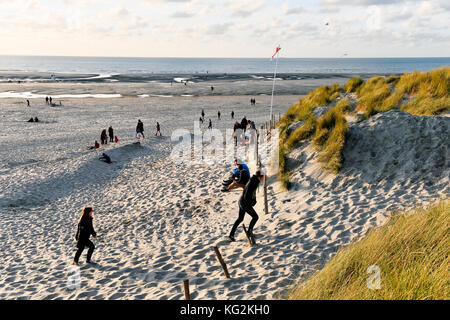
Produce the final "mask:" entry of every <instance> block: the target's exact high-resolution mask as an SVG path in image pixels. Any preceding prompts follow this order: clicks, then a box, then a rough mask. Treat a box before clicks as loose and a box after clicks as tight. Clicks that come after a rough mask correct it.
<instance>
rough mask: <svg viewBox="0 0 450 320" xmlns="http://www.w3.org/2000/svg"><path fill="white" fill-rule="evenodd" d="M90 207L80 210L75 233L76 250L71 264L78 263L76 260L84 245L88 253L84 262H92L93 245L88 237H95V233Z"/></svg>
mask: <svg viewBox="0 0 450 320" xmlns="http://www.w3.org/2000/svg"><path fill="white" fill-rule="evenodd" d="M92 213H93V211H92V207H85V208H84V209H83V211H82V212H81V215H80V218H79V219H78V228H77V233H76V235H75V240H77V248H78V250H77V252H76V253H75V257H74V259H73V264H74V265H78V260H79V259H80V256H81V254H82V253H83V250H84V248H85V247H88V248H89V250H88V253H87V257H86V263H94V261H92V259H91V257H92V254H93V253H94V249H95V245H94V244H93V243H92V241H91V240H89V237H90V236H91V235H92V236H93V237H94V238H96V237H97V233H96V232H95V230H94V226H93V224H92V220H93V219H94V218H93V217H92Z"/></svg>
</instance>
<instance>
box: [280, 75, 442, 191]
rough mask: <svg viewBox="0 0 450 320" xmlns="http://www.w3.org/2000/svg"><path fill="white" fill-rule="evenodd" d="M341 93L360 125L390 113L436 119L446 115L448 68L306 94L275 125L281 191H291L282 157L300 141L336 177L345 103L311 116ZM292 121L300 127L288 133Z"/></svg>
mask: <svg viewBox="0 0 450 320" xmlns="http://www.w3.org/2000/svg"><path fill="white" fill-rule="evenodd" d="M344 92H345V93H344ZM343 93H344V95H346V94H351V95H353V97H356V98H357V105H356V109H355V111H356V112H359V113H363V117H362V120H364V119H368V118H370V117H371V116H373V115H375V114H377V113H379V112H385V111H389V110H392V109H395V108H397V109H400V110H402V111H405V112H408V113H411V114H413V115H419V116H422V115H437V114H440V113H442V112H448V111H450V67H442V68H439V69H436V70H432V71H430V72H422V73H421V72H417V71H416V72H413V73H405V74H403V75H402V76H397V75H393V76H389V77H381V76H375V77H372V78H371V79H369V80H367V81H366V82H364V81H363V80H362V79H361V78H359V77H354V78H351V79H349V80H348V81H347V83H346V84H345V86H344V88H341V87H340V86H339V85H338V84H334V85H332V86H321V87H319V88H317V89H315V90H313V91H311V92H310V93H308V94H307V95H306V97H304V98H303V99H300V100H299V101H298V102H297V103H296V104H294V105H293V106H291V107H290V108H289V109H288V111H287V112H286V113H285V114H284V116H283V117H282V118H281V119H280V121H279V122H278V126H279V129H280V148H279V158H280V170H279V176H280V179H281V181H282V182H283V186H284V187H285V188H286V189H288V188H289V185H290V184H289V172H288V171H287V170H286V168H285V164H286V154H287V153H289V152H290V151H291V150H292V148H293V147H294V146H295V145H296V144H297V143H298V142H299V141H302V140H306V139H309V138H313V141H314V144H315V145H316V147H318V148H319V149H320V154H319V161H320V162H321V163H322V164H323V167H324V168H325V169H328V170H330V171H332V172H335V173H337V172H338V171H339V169H340V168H341V167H342V161H343V160H342V154H341V153H342V149H343V147H344V144H345V136H346V133H347V132H348V125H347V122H346V120H345V114H346V113H347V112H349V111H350V103H349V100H348V98H343V99H340V100H339V101H337V103H336V105H335V107H333V108H331V109H329V110H328V112H327V113H326V114H325V116H323V117H322V118H320V119H316V118H315V117H314V114H313V111H314V109H316V108H317V107H321V106H327V105H329V104H330V103H332V102H334V101H336V100H337V99H338V98H340V97H341V96H342V94H343ZM297 121H302V122H303V123H302V125H301V126H299V127H297V129H295V130H293V132H290V130H289V126H290V125H291V124H293V123H295V122H297Z"/></svg>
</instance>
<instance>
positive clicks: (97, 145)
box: [88, 140, 100, 150]
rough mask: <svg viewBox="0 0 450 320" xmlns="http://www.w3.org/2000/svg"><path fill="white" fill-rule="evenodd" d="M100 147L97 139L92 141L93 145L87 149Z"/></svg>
mask: <svg viewBox="0 0 450 320" xmlns="http://www.w3.org/2000/svg"><path fill="white" fill-rule="evenodd" d="M98 148H100V144H99V143H98V142H97V140H95V141H94V145H93V146H90V147H89V148H88V149H89V150H92V149H98Z"/></svg>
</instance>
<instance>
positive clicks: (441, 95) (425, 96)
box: [346, 67, 450, 119]
mask: <svg viewBox="0 0 450 320" xmlns="http://www.w3.org/2000/svg"><path fill="white" fill-rule="evenodd" d="M349 81H350V80H349ZM346 86H347V85H346ZM356 94H357V96H358V98H359V102H358V105H357V107H356V111H359V112H364V118H366V119H367V118H369V117H371V116H373V115H375V114H376V113H378V112H385V111H389V110H391V109H394V108H400V109H401V110H402V111H405V112H409V113H411V114H414V115H419V116H422V115H437V114H439V113H442V112H448V111H450V104H449V99H450V67H442V68H439V69H436V70H433V71H430V72H418V71H415V72H413V73H405V74H404V75H402V76H390V77H388V78H384V77H379V76H376V77H373V78H371V79H369V80H368V81H367V82H365V83H363V84H361V85H360V86H359V87H358V89H357V90H356Z"/></svg>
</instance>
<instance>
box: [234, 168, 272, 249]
mask: <svg viewBox="0 0 450 320" xmlns="http://www.w3.org/2000/svg"><path fill="white" fill-rule="evenodd" d="M263 178H264V175H262V174H261V171H260V170H257V171H256V172H255V174H254V175H253V176H252V177H251V178H250V180H249V181H248V182H247V184H246V185H245V187H244V191H243V192H242V195H241V197H240V198H239V202H238V205H239V216H238V218H237V219H236V221H235V222H234V225H233V228H232V229H231V232H230V235H229V236H228V240H229V241H230V242H234V241H236V239H235V238H234V234H235V232H236V229H237V227H238V226H239V224H240V223H241V222H242V221H244V216H245V213H248V214H249V215H250V216H251V217H252V220H251V221H250V225H249V226H248V231H247V232H248V234H249V235H250V236H253V228H254V227H255V224H256V222H257V221H258V218H259V217H258V214H257V213H256V211H255V209H253V207H254V206H255V204H256V190H257V188H258V186H259V183H260V182H261V181H262V179H263Z"/></svg>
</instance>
